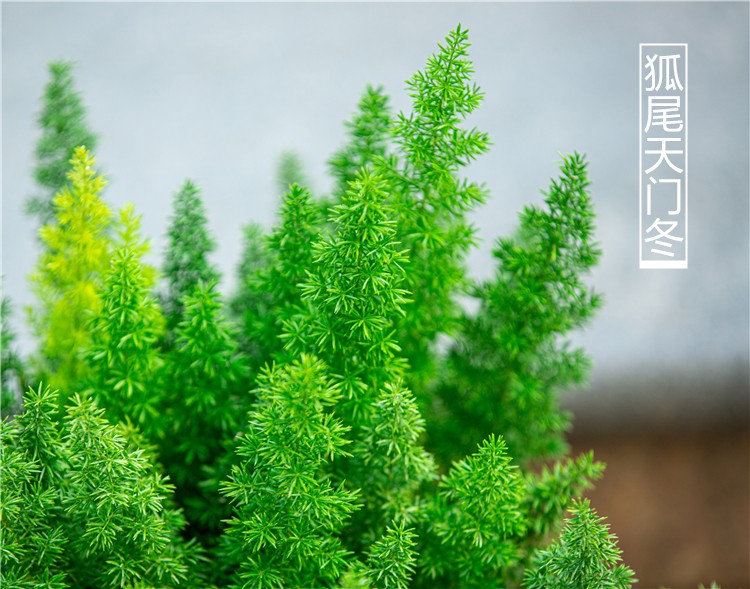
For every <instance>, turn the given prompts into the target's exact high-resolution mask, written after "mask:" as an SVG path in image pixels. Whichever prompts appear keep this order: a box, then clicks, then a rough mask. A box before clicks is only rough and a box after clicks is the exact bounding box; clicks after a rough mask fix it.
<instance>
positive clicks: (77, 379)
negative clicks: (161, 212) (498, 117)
mask: <svg viewBox="0 0 750 589" xmlns="http://www.w3.org/2000/svg"><path fill="white" fill-rule="evenodd" d="M468 47H469V43H468V34H467V32H466V30H464V29H462V28H461V27H460V26H459V27H457V28H456V29H455V30H454V31H452V32H451V33H450V34H449V35H448V37H447V38H446V40H445V43H444V44H443V45H441V46H439V48H438V51H437V52H436V53H435V55H433V56H431V57H430V58H429V59H428V62H427V65H426V67H425V68H424V70H423V71H421V72H418V73H417V74H416V75H415V76H414V77H413V78H412V79H411V80H410V81H409V82H408V83H407V88H408V91H409V93H410V96H411V98H412V109H411V112H410V113H409V114H403V113H402V114H399V115H397V116H393V115H392V114H391V111H390V107H389V99H388V97H387V96H386V95H385V94H384V93H383V91H382V90H381V89H380V88H374V87H368V88H367V90H366V92H365V94H364V96H363V97H362V100H361V101H360V103H359V105H358V109H357V112H356V114H355V115H354V118H353V120H352V121H351V122H350V123H349V124H348V125H347V130H348V140H347V143H346V145H345V146H344V147H343V148H342V149H341V150H340V151H339V152H337V153H336V154H335V155H334V156H333V157H332V158H331V159H330V161H329V166H330V170H331V173H332V176H333V180H334V187H333V190H332V193H331V195H330V197H329V198H328V199H327V200H326V201H321V200H316V199H314V198H313V197H312V196H311V194H310V192H309V191H308V190H307V189H306V188H304V187H303V185H302V182H301V180H302V175H301V170H300V166H299V165H298V161H297V160H296V159H295V158H294V157H292V156H285V157H284V158H283V159H282V165H281V169H280V172H279V182H280V183H281V184H282V192H283V193H284V195H283V197H282V200H281V207H280V218H279V222H278V223H277V226H276V227H274V228H273V229H272V230H271V231H270V232H269V234H268V235H267V236H266V235H265V234H264V232H263V230H262V229H261V228H260V227H259V226H258V225H254V224H250V225H247V226H246V227H245V229H244V236H243V237H244V243H243V252H242V258H241V260H240V264H239V266H238V270H237V274H238V276H237V278H238V285H237V289H236V291H235V294H234V296H233V297H232V298H231V300H230V302H229V304H228V305H227V308H226V309H225V308H224V306H223V304H222V301H221V296H220V293H219V291H218V286H217V278H218V272H217V271H216V270H215V269H214V267H213V266H211V264H210V263H209V262H208V260H207V256H208V254H209V253H210V252H211V251H212V249H213V238H212V236H211V235H210V234H209V232H208V228H207V224H206V219H205V211H204V208H203V205H202V203H201V200H200V195H199V192H198V189H197V188H196V185H195V184H193V183H192V182H187V183H185V184H184V185H183V187H182V188H181V190H180V191H179V192H178V194H177V195H176V196H175V199H174V213H173V217H172V219H171V226H170V229H169V238H170V241H169V245H168V248H167V251H166V254H165V260H164V263H163V266H162V268H163V270H164V280H165V282H166V285H167V288H166V291H165V292H164V293H162V296H161V298H158V297H157V295H156V293H155V292H154V289H155V287H156V283H157V275H156V272H155V270H154V269H153V268H152V267H150V266H149V265H147V264H145V263H144V262H143V258H144V256H145V255H146V253H147V250H148V244H147V242H146V241H145V240H143V239H142V238H141V235H140V230H139V218H138V217H137V215H136V214H135V213H134V211H133V210H132V208H130V207H126V208H125V209H123V210H122V211H121V212H120V217H119V221H118V222H116V223H114V224H113V222H112V220H111V214H110V213H109V210H108V209H107V208H106V205H104V204H103V202H102V201H101V200H100V199H99V198H98V193H99V191H100V190H101V187H102V186H103V181H102V180H101V179H100V178H98V177H96V175H95V174H94V172H93V157H92V156H91V155H90V154H89V153H88V152H87V151H86V150H85V149H83V148H81V149H80V150H77V151H76V155H75V157H74V158H73V160H72V166H73V171H72V172H71V175H70V178H71V186H70V187H69V188H67V189H64V190H63V191H62V192H60V195H59V196H58V197H57V198H56V200H55V206H56V211H57V222H56V223H55V224H53V225H50V226H48V228H46V229H45V230H44V231H43V232H42V240H43V244H44V245H45V248H46V249H45V251H44V252H43V254H42V256H41V258H40V261H39V264H38V271H37V274H36V275H35V278H34V280H35V284H36V285H37V291H38V293H39V294H40V302H41V305H40V307H41V308H40V310H39V312H38V313H37V315H36V317H37V319H36V323H35V326H36V329H37V333H38V334H39V335H40V338H41V339H42V346H41V347H40V357H41V358H42V359H43V360H44V366H45V371H44V372H41V373H40V374H41V376H43V377H44V379H45V380H51V381H52V382H53V383H58V384H62V385H65V387H64V389H63V392H62V393H60V396H61V397H62V400H59V399H58V394H57V393H51V392H49V389H48V388H43V387H40V388H39V389H38V391H36V392H34V391H31V392H30V393H29V394H28V395H27V396H26V400H25V410H24V412H23V413H21V414H20V415H19V416H18V417H16V418H15V419H14V420H13V421H6V422H4V423H3V424H2V428H3V430H2V431H3V434H4V437H5V438H7V439H8V440H9V441H8V443H7V444H5V445H4V446H3V448H2V466H3V470H2V477H3V479H2V483H3V491H4V493H3V496H2V499H1V500H0V508H1V509H2V520H3V528H2V533H3V545H2V550H3V552H2V558H3V564H4V566H3V569H2V573H0V574H2V575H4V576H3V578H2V581H3V582H5V583H6V584H8V585H9V586H19V587H41V586H44V587H55V588H60V589H62V588H66V587H83V588H84V589H86V588H88V587H92V588H93V587H97V588H98V587H104V588H106V587H115V586H116V587H142V588H145V587H172V586H174V587H193V586H195V587H199V586H200V587H206V586H209V587H215V588H218V587H232V588H238V589H239V588H242V589H247V588H269V589H271V588H273V589H282V588H285V587H295V588H296V587H299V588H313V587H315V588H325V587H328V588H333V587H340V588H343V589H354V588H366V589H407V588H408V587H414V588H421V587H425V588H428V587H429V588H430V589H441V588H443V589H454V588H459V587H460V588H466V589H471V588H477V589H480V588H481V589H491V588H497V589H501V588H502V589H506V588H507V589H518V588H519V587H522V586H525V587H526V588H527V589H536V588H537V587H547V588H552V587H557V586H565V587H571V588H575V589H583V588H587V587H594V586H597V587H612V588H613V589H614V588H623V589H627V588H628V587H629V586H630V584H631V583H632V574H631V573H630V571H629V569H627V568H626V567H623V566H622V565H619V564H618V562H619V552H617V550H616V548H615V547H614V543H613V538H612V537H611V536H610V535H609V534H608V532H607V530H606V528H605V527H604V526H603V525H602V524H601V521H600V520H599V519H598V518H597V517H596V516H595V515H594V514H593V512H592V511H591V510H590V508H589V506H588V504H587V503H584V502H580V497H581V495H582V493H583V492H584V491H585V490H586V489H588V488H590V486H591V485H592V483H593V481H594V480H596V479H597V478H598V477H599V476H601V473H602V470H603V465H601V464H599V463H596V462H595V461H594V459H593V456H592V455H591V454H584V455H582V456H580V457H578V458H576V459H573V458H565V457H564V454H565V452H566V449H567V448H566V446H565V441H564V433H565V431H566V429H567V427H568V421H569V420H568V417H567V416H566V415H565V414H564V413H563V412H562V411H561V410H560V408H559V406H558V402H557V394H558V392H559V391H560V390H561V389H563V388H564V387H568V386H571V385H572V384H580V383H581V382H582V380H583V378H584V375H585V372H586V368H587V366H588V360H587V359H586V357H585V355H584V353H583V352H582V351H581V350H571V349H570V347H569V345H568V344H567V343H566V338H567V336H568V335H569V333H570V332H571V331H572V330H573V329H576V328H578V327H581V326H583V325H585V324H586V322H587V321H588V320H589V319H590V318H591V316H592V314H593V312H594V311H595V309H596V308H597V306H598V304H599V298H598V296H597V295H596V294H594V293H592V292H590V291H589V290H588V288H587V286H586V285H585V283H584V281H583V277H584V275H585V274H586V273H587V272H588V270H589V269H590V268H591V267H592V266H593V265H594V264H595V263H596V261H597V258H598V255H599V253H598V250H597V249H596V246H595V244H594V242H593V212H592V206H591V200H590V197H589V194H588V179H587V171H586V162H585V161H584V159H583V157H581V156H579V155H578V154H573V155H571V156H567V157H565V158H564V160H563V163H562V165H561V175H560V178H559V179H558V180H555V181H553V183H552V186H551V188H550V189H549V191H548V192H547V194H546V203H545V206H544V207H541V208H538V207H527V208H526V209H525V211H524V212H523V214H522V215H521V222H520V228H519V230H518V232H517V234H516V235H515V236H513V237H512V238H509V239H501V240H500V241H499V242H498V245H497V247H496V250H495V257H496V259H497V262H498V269H497V272H496V275H495V276H494V277H493V278H492V279H490V280H488V281H486V282H484V283H483V284H473V282H472V280H471V279H470V278H469V277H468V275H467V273H466V269H465V257H466V255H467V253H468V251H469V249H470V247H471V246H472V245H473V244H474V230H473V228H472V227H471V225H470V223H469V222H468V215H469V213H470V212H471V211H472V210H473V209H474V208H475V207H476V206H477V205H478V204H480V203H481V202H483V200H484V199H485V197H486V196H487V191H486V189H485V188H484V187H482V186H481V185H479V184H477V183H474V182H469V181H468V180H466V179H464V178H463V177H462V174H463V169H464V168H465V167H466V166H467V165H468V164H469V163H470V162H471V161H472V160H473V159H475V158H476V157H478V156H480V155H481V154H483V153H484V152H486V151H487V149H488V147H489V143H490V142H489V139H488V137H487V135H486V134H485V133H484V132H482V131H479V130H477V129H467V128H465V127H464V124H465V122H466V119H467V117H468V116H469V115H470V114H471V113H472V112H473V111H474V110H475V109H476V108H477V107H478V106H479V104H480V102H481V98H482V94H481V92H480V90H479V89H478V88H477V87H476V85H475V84H474V83H473V81H472V78H471V74H472V71H473V69H472V67H473V66H472V64H471V62H470V60H469V58H468ZM110 227H115V228H116V229H117V236H116V237H111V236H110V234H109V232H108V231H109V229H110ZM76 248H79V249H76ZM78 291H82V292H84V293H85V294H86V297H87V298H86V297H82V296H81V295H78V294H75V295H74V294H71V293H78ZM467 293H470V294H472V295H473V296H474V297H475V298H476V299H477V301H478V303H479V305H478V307H479V311H478V312H477V313H476V314H469V313H467V312H464V311H462V309H461V307H460V305H459V304H458V302H457V296H458V295H461V294H467ZM76 297H78V298H76ZM159 303H161V305H160V304H159ZM162 310H163V312H162ZM4 318H5V311H4ZM441 336H449V338H450V342H451V343H450V346H448V347H447V349H444V348H440V347H438V345H437V343H438V338H440V337H441ZM3 337H4V338H5V339H4V342H3V343H4V345H6V344H7V343H8V338H7V337H6V334H5V332H4V333H3ZM3 353H4V354H5V350H4V351H3ZM3 358H4V359H5V356H4V357H3ZM3 378H4V379H5V373H3ZM77 391H81V392H82V395H80V396H79V395H77V394H76V395H74V393H76V392H77ZM66 399H72V401H71V402H66V401H65V400H66ZM60 405H65V406H66V408H67V409H66V410H67V414H66V416H65V417H63V416H62V415H61V413H60V412H59V409H58V408H59V406H60ZM425 440H426V442H427V448H428V449H425V446H424V445H423V444H424V443H425ZM553 458H554V459H558V461H557V462H555V463H549V459H553ZM166 477H168V478H166ZM172 485H174V486H175V487H174V489H173V487H172ZM567 510H572V513H573V515H574V517H573V518H572V519H571V520H569V521H568V522H567V524H566V525H565V528H564V529H563V518H564V517H565V513H566V511H567ZM561 530H562V535H560V531H561ZM558 536H559V537H558ZM550 542H551V544H550Z"/></svg>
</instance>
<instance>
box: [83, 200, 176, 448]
mask: <svg viewBox="0 0 750 589" xmlns="http://www.w3.org/2000/svg"><path fill="white" fill-rule="evenodd" d="M120 224H121V226H120V229H119V238H120V243H119V245H118V247H117V249H116V250H115V252H114V254H113V256H112V262H111V266H110V269H109V272H108V273H107V276H106V278H105V285H104V290H103V294H102V297H101V300H102V306H101V310H100V312H99V313H98V314H97V315H96V316H95V318H94V320H93V322H92V328H91V334H92V344H91V348H90V352H89V366H90V376H89V380H88V384H89V388H90V390H91V392H92V394H93V397H94V398H95V399H96V400H97V403H98V404H99V406H100V407H102V409H104V410H105V411H106V414H107V416H108V418H109V419H110V421H111V422H112V423H118V422H131V423H133V424H135V425H137V426H138V427H139V428H141V429H142V430H143V432H144V433H145V434H146V435H147V436H148V437H149V438H150V439H151V440H152V441H154V440H156V439H158V437H159V436H160V435H161V434H162V433H163V431H164V423H163V420H162V419H160V417H159V411H160V409H161V407H160V405H161V394H160V393H161V391H160V385H159V374H160V368H161V365H162V363H163V359H162V357H161V356H160V355H159V354H158V350H157V344H158V342H159V339H160V338H161V336H162V334H163V332H164V318H163V317H162V315H161V312H160V310H159V305H158V303H157V300H156V298H155V297H154V296H152V295H151V290H152V288H153V286H154V282H155V279H154V276H155V272H154V270H153V268H150V267H148V266H146V265H144V264H143V263H142V262H141V258H142V256H143V254H144V253H145V251H146V249H147V245H146V244H145V243H143V242H142V241H141V239H140V236H139V226H140V217H138V216H136V215H135V213H134V211H133V209H132V207H126V208H125V209H124V210H123V211H122V212H121V213H120Z"/></svg>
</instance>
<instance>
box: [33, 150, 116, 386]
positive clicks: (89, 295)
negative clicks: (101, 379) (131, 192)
mask: <svg viewBox="0 0 750 589" xmlns="http://www.w3.org/2000/svg"><path fill="white" fill-rule="evenodd" d="M94 164H95V159H94V156H93V155H92V154H91V153H90V152H89V151H88V150H86V148H85V147H79V148H77V149H76V150H75V153H74V155H73V158H72V159H71V160H70V165H71V170H70V172H69V175H68V178H69V180H70V184H69V185H68V186H66V187H65V188H63V189H62V190H61V191H60V192H59V193H58V194H57V196H55V199H54V201H53V203H54V210H55V218H54V220H53V222H52V223H50V224H49V225H46V226H44V227H43V228H42V229H41V230H40V233H39V235H40V238H41V242H42V253H41V255H40V257H39V260H38V262H37V266H36V271H35V272H34V274H33V275H32V276H31V282H32V286H33V289H34V291H35V293H36V295H37V297H38V298H39V302H40V305H39V306H38V307H36V308H35V309H33V311H32V315H31V323H32V327H33V329H34V332H35V335H36V336H37V338H38V339H39V340H40V345H39V351H38V357H37V358H36V362H37V370H38V371H39V372H40V373H41V375H46V378H47V379H48V380H49V382H50V383H51V384H52V385H54V386H56V387H60V388H61V389H63V390H65V391H66V393H67V391H68V390H70V389H71V388H73V387H76V386H78V385H79V384H80V381H81V378H82V370H83V355H84V353H85V351H86V349H87V347H88V346H89V344H90V340H91V331H90V330H89V327H88V323H89V320H90V318H91V315H92V314H95V313H97V312H98V311H99V309H100V308H101V294H100V289H101V286H102V281H103V277H104V274H105V273H106V271H107V268H108V265H109V260H110V256H111V255H112V250H113V243H112V238H111V237H110V231H109V230H110V227H111V224H112V213H111V212H110V210H109V207H108V206H107V205H106V203H105V202H104V201H103V200H102V199H101V198H100V196H99V194H100V192H101V190H102V188H103V187H104V184H105V181H104V179H103V178H102V177H101V176H97V175H96V173H95V171H94ZM63 398H64V397H63Z"/></svg>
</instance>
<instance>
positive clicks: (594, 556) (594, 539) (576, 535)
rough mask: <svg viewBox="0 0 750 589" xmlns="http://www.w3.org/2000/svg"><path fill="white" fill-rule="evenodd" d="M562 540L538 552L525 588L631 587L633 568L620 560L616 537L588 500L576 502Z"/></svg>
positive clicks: (584, 588) (583, 588) (527, 574)
mask: <svg viewBox="0 0 750 589" xmlns="http://www.w3.org/2000/svg"><path fill="white" fill-rule="evenodd" d="M570 511H571V514H572V517H571V518H570V519H569V520H568V521H567V522H566V523H565V528H564V529H563V531H562V534H561V535H560V539H559V540H557V541H556V542H554V543H553V544H552V545H551V546H550V547H549V548H547V549H546V550H542V551H541V552H539V554H537V556H536V559H535V563H534V567H533V568H530V569H528V570H527V572H526V578H525V579H524V587H525V589H567V588H568V587H580V588H581V589H595V588H596V589H627V588H628V587H630V586H631V585H632V583H633V582H634V581H635V579H634V574H633V571H632V570H630V569H629V568H628V567H626V566H625V565H622V564H618V563H619V562H620V560H621V559H620V550H619V549H618V548H617V545H616V540H617V539H616V538H615V537H614V536H613V535H612V534H610V533H609V528H608V526H607V525H606V524H604V523H603V521H604V518H601V517H598V516H597V515H596V512H595V511H594V510H593V509H592V508H591V505H590V503H589V501H588V500H584V501H576V502H575V503H574V505H573V507H572V508H571V510H570Z"/></svg>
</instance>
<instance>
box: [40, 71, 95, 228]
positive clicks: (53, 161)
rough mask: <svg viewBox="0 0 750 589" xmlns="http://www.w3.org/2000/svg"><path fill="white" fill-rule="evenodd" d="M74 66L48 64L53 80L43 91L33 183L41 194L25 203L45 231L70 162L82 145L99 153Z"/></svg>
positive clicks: (66, 178)
mask: <svg viewBox="0 0 750 589" xmlns="http://www.w3.org/2000/svg"><path fill="white" fill-rule="evenodd" d="M73 69H74V64H73V63H71V62H65V61H55V62H52V63H50V64H49V74H50V80H49V82H48V83H47V86H46V87H45V89H44V96H43V97H42V103H43V104H42V111H41V112H40V114H39V118H38V122H39V126H40V128H41V131H42V134H41V137H39V139H38V141H37V144H36V149H35V152H34V153H35V156H36V166H35V167H34V179H35V180H36V182H37V184H38V185H39V188H40V191H39V193H38V194H36V195H35V196H32V197H29V198H28V199H27V201H26V210H27V212H28V213H29V214H30V215H32V216H34V217H36V218H37V219H38V222H39V226H40V227H43V226H44V225H47V224H48V223H50V221H51V220H52V218H53V216H54V214H55V212H54V203H53V198H54V197H55V196H56V195H57V193H58V192H59V191H60V190H62V189H63V188H64V187H65V185H66V184H67V183H68V172H69V167H68V162H69V161H70V158H72V157H73V155H74V151H75V149H76V148H77V147H80V146H81V145H85V146H87V147H88V148H89V149H90V150H91V151H94V150H95V149H96V143H97V137H96V135H94V134H93V133H92V132H91V130H90V129H89V128H88V125H87V123H86V109H85V107H84V105H83V100H82V99H81V95H80V93H79V92H77V91H76V89H75V87H74V83H75V81H74V79H73Z"/></svg>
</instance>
